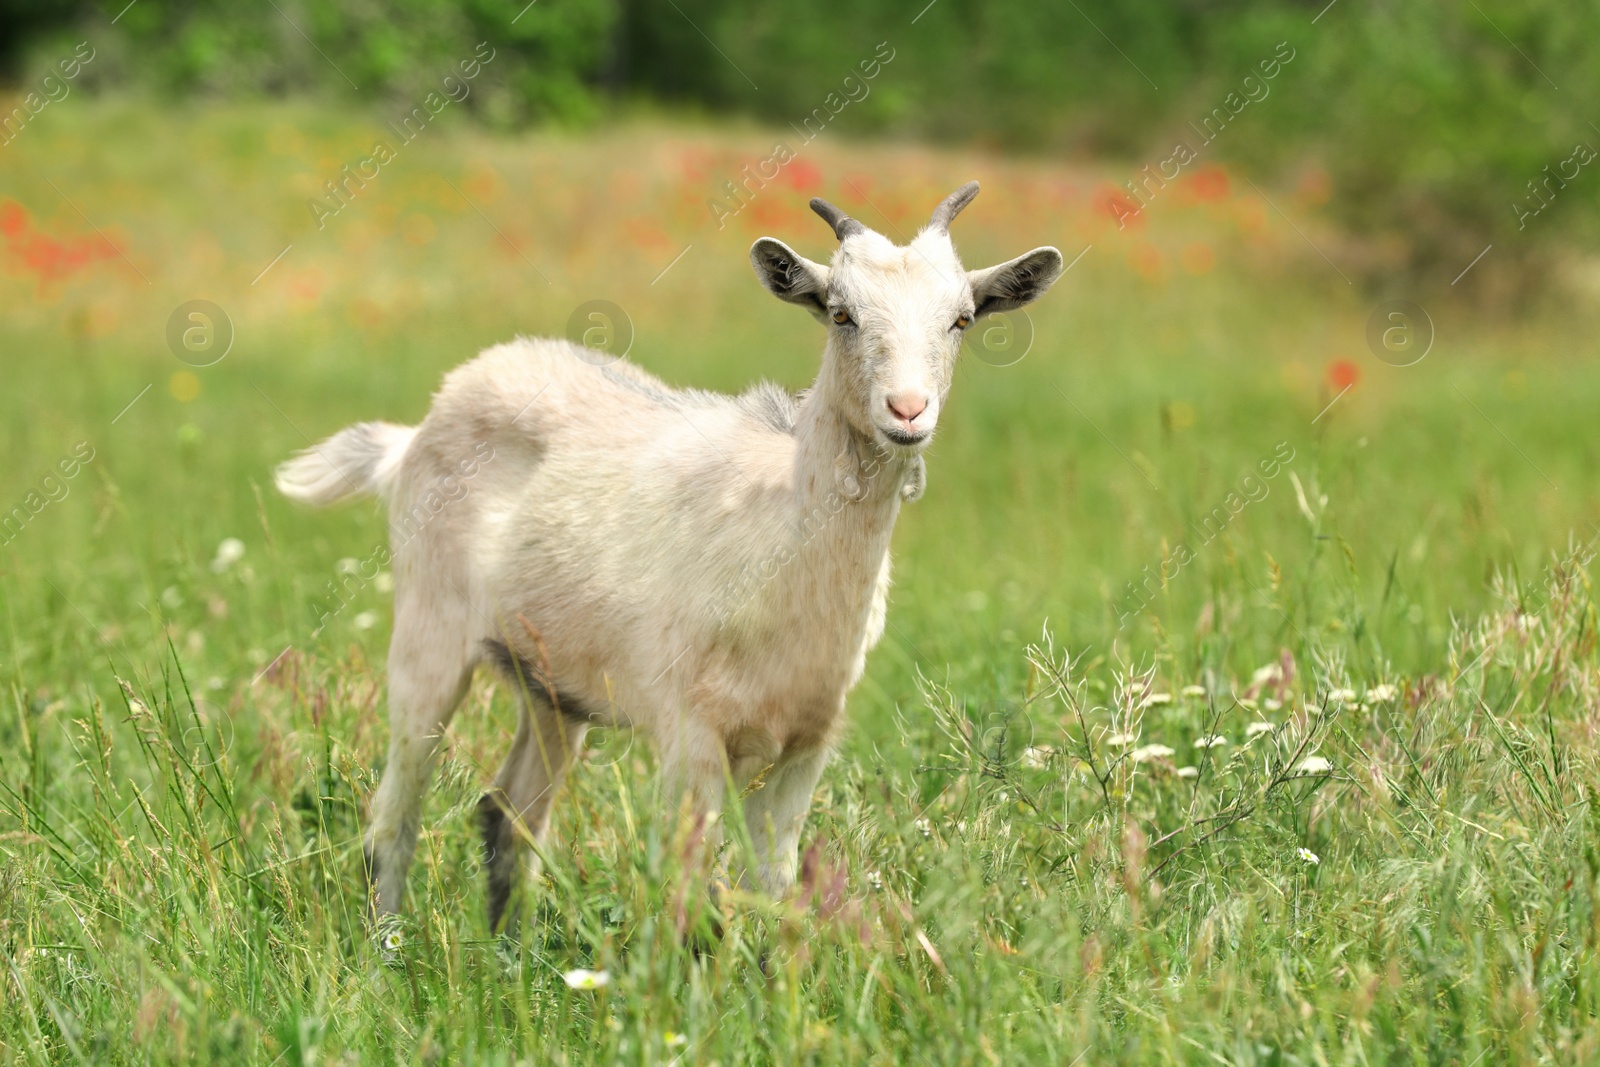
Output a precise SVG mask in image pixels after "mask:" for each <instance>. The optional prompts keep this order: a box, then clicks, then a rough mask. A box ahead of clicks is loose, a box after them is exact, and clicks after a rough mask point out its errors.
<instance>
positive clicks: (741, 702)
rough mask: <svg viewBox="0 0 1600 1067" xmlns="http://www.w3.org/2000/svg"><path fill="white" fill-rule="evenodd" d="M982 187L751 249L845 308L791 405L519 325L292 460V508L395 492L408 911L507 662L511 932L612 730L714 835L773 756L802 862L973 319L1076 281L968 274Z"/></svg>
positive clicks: (1036, 269) (492, 866) (499, 890)
mask: <svg viewBox="0 0 1600 1067" xmlns="http://www.w3.org/2000/svg"><path fill="white" fill-rule="evenodd" d="M977 192H978V184H977V183H976V182H969V183H968V184H966V185H964V186H962V187H961V188H960V189H958V190H957V191H956V192H954V193H952V194H951V195H950V196H949V197H948V198H947V199H946V200H945V201H944V202H943V203H942V204H940V205H939V207H938V208H937V209H936V210H935V211H934V213H933V218H932V220H931V221H930V223H929V224H928V225H927V226H926V227H925V228H924V229H923V230H922V231H921V232H920V233H919V234H918V235H917V236H916V238H915V239H914V240H913V241H912V242H911V243H910V244H909V245H907V246H905V247H900V246H897V245H895V244H894V243H893V242H892V241H890V240H888V239H887V238H885V237H883V236H881V235H879V234H877V233H874V232H872V231H870V230H868V229H867V228H865V227H864V226H862V225H861V223H859V222H857V221H856V220H854V219H851V218H849V217H847V216H845V214H844V213H843V212H841V211H840V210H839V209H838V208H836V207H834V206H833V205H831V204H829V203H827V202H826V201H823V200H820V199H817V200H813V201H811V207H812V209H813V210H815V211H816V212H817V213H818V214H819V215H821V216H822V217H823V218H824V219H826V220H827V221H828V222H829V223H830V224H831V225H832V227H833V229H834V232H835V235H836V236H837V238H838V240H839V247H838V249H837V250H836V251H835V252H834V254H833V258H832V262H831V263H830V264H829V265H827V266H823V265H822V264H820V263H813V262H812V261H811V260H808V259H806V258H804V257H803V256H800V255H798V254H797V253H795V252H794V251H793V250H792V249H790V248H789V247H788V246H787V245H785V244H783V243H782V242H781V241H777V240H774V239H773V238H770V237H763V238H761V239H760V240H759V241H757V242H756V243H755V245H754V246H753V247H752V248H751V250H750V261H751V263H752V264H753V265H754V267H755V271H756V275H757V277H758V278H759V279H760V280H761V283H762V285H764V286H765V287H766V288H767V289H768V290H770V291H771V292H772V293H773V294H774V295H775V296H777V297H778V298H779V299H782V300H786V301H788V302H790V303H793V304H799V305H800V306H801V307H804V308H805V309H806V310H807V311H809V312H811V313H812V314H813V315H814V316H815V317H816V318H817V319H818V320H819V321H820V322H823V323H825V324H827V325H828V340H827V344H826V346H825V347H824V349H823V352H822V368H821V370H820V372H819V373H818V375H817V380H816V383H815V384H814V385H813V386H812V387H811V388H810V389H809V390H807V391H806V392H804V393H802V394H800V395H799V396H797V397H791V396H789V395H787V394H786V393H784V392H783V391H781V390H779V389H777V388H776V387H774V386H771V385H766V384H763V385H758V386H757V387H755V388H754V389H752V390H751V391H749V392H747V393H745V394H743V395H741V396H738V397H729V396H723V395H718V394H712V393H706V392H700V391H696V390H676V389H672V388H669V387H668V386H666V385H665V384H663V383H662V382H661V381H659V380H658V379H656V378H655V377H653V376H651V375H650V374H647V373H646V372H644V371H642V370H640V369H639V368H637V367H635V366H633V365H631V364H629V363H626V362H620V361H619V362H611V363H609V364H608V363H606V362H605V360H606V357H605V356H604V355H603V354H601V353H597V352H594V351H592V350H589V349H584V348H581V347H579V346H576V345H572V344H568V343H567V342H564V341H551V340H539V341H530V340H526V339H519V340H517V341H514V342H512V343H510V344H504V345H499V346H497V347H495V348H491V349H489V350H487V351H485V352H484V353H482V354H481V355H479V356H478V358H477V359H475V360H473V361H472V362H470V363H467V364H466V365H464V366H462V367H459V368H457V369H456V370H455V371H453V372H451V373H450V374H449V375H448V376H446V378H445V380H444V385H443V386H442V387H441V388H440V390H439V392H438V394H437V395H436V396H435V397H434V401H433V406H432V408H431V409H430V410H429V412H428V415H427V417H426V418H425V419H424V420H423V422H422V424H421V425H420V426H417V427H402V426H396V425H393V424H390V423H361V424H358V425H355V426H351V427H349V428H348V429H346V430H343V431H342V432H340V433H338V434H336V435H334V436H333V437H332V438H330V439H328V440H327V441H324V442H323V443H322V444H321V445H318V446H316V447H315V448H311V449H308V450H306V451H305V452H302V453H300V454H299V455H297V456H296V457H295V458H294V459H292V460H290V461H289V462H287V463H285V464H284V465H283V466H282V467H280V468H279V470H278V472H277V484H278V488H279V489H280V490H281V491H282V492H284V493H285V494H286V495H288V496H290V497H292V498H294V499H296V500H301V501H305V502H308V503H312V504H330V503H333V502H334V501H337V500H341V499H344V498H345V497H348V496H351V495H353V494H355V493H361V492H376V493H380V494H384V495H386V496H388V497H389V499H390V501H391V503H390V532H391V539H392V541H393V543H394V546H395V548H394V556H393V559H394V576H395V620H394V639H393V641H392V643H391V644H390V649H389V668H388V669H389V708H390V710H389V716H390V720H389V721H390V742H389V760H388V766H387V768H386V769H385V771H384V774H383V780H382V783H381V784H380V785H379V787H378V792H377V795H376V797H375V799H374V801H373V808H372V825H371V828H370V830H369V832H368V837H367V863H368V871H369V873H370V876H371V878H372V881H373V886H374V889H375V891H376V902H375V903H376V907H377V910H378V912H379V914H385V913H389V912H393V911H396V910H398V908H399V907H400V902H401V897H402V894H403V892H404V889H405V882H406V870H407V868H408V867H409V865H410V862H411V856H412V851H413V849H414V847H415V844H416V837H417V831H418V817H419V811H420V808H421V803H422V798H423V793H424V791H425V790H426V788H427V784H428V778H429V774H430V771H431V764H432V761H433V757H434V754H435V750H436V748H437V746H438V743H439V739H440V736H441V734H442V732H443V731H444V729H445V727H446V726H447V725H448V723H449V722H450V718H451V715H452V714H453V712H454V710H455V708H456V705H457V704H458V703H459V702H460V700H461V698H462V695H463V694H464V692H465V690H466V688H467V684H468V681H469V679H470V677H471V675H472V672H473V669H474V667H475V666H476V665H477V664H479V663H480V662H483V661H485V660H488V661H489V662H491V663H493V664H494V665H496V666H497V667H498V668H499V669H500V670H501V671H502V672H503V673H504V674H505V675H507V676H508V677H509V678H510V679H511V680H512V681H513V682H514V683H516V684H517V686H518V689H519V691H520V692H521V694H522V700H521V719H520V724H519V726H518V728H517V734H516V738H515V740H514V741H513V742H512V745H511V751H510V754H509V755H508V756H507V757H506V761H505V764H504V765H503V766H502V767H501V768H500V772H499V774H498V776H497V777H496V779H495V785H494V788H493V789H492V790H490V791H489V792H488V793H486V794H485V795H484V798H483V800H482V801H481V802H480V804H479V813H480V817H481V822H482V830H483V834H484V850H485V857H486V865H487V867H488V875H489V921H490V924H491V926H493V927H499V925H500V922H501V919H502V917H503V915H504V913H505V910H506V906H507V902H508V900H509V897H510V893H511V888H512V884H513V879H514V876H515V872H516V868H517V860H516V856H517V852H518V845H519V843H526V842H538V841H540V840H541V839H542V837H543V835H544V833H545V830H546V827H547V826H548V824H549V818H550V802H551V798H552V796H553V794H554V793H555V791H556V790H557V789H558V788H559V786H560V784H561V781H562V778H563V776H564V774H565V772H566V770H567V768H568V766H569V765H570V763H571V762H572V759H573V757H574V755H575V754H576V753H577V752H578V751H579V748H580V745H581V743H582V740H583V735H584V731H585V730H586V729H587V728H588V727H589V726H590V725H592V724H597V723H598V724H605V725H612V724H618V725H622V724H626V725H630V726H633V727H636V728H645V729H647V730H648V731H649V732H650V733H652V734H653V735H654V736H655V739H656V742H657V745H658V748H659V751H660V757H661V764H662V770H663V774H664V778H665V781H666V783H667V785H668V787H669V789H670V790H672V791H673V792H672V795H674V796H680V797H681V796H685V795H686V796H687V797H688V798H689V800H690V802H691V803H692V804H693V807H694V810H695V811H696V813H697V814H698V815H700V816H701V817H703V818H704V819H706V820H707V822H708V823H709V824H713V830H712V832H713V833H715V829H714V823H715V819H716V816H717V815H718V813H719V812H720V808H721V805H722V804H723V800H724V797H725V795H726V790H727V789H728V788H729V787H730V786H731V787H732V788H734V789H735V790H742V789H744V788H746V787H747V786H748V785H749V784H750V783H751V782H753V781H755V780H756V778H757V777H758V776H760V777H761V780H762V784H761V785H760V786H759V788H757V789H755V790H754V791H753V792H751V793H750V795H749V796H748V797H747V798H746V799H745V801H744V815H745V819H746V822H747V825H748V828H749V831H750V834H751V837H752V840H753V842H754V845H755V849H756V856H755V860H756V865H757V871H756V876H757V878H758V879H759V881H760V883H761V884H762V885H764V886H765V887H766V888H767V889H768V890H770V891H772V892H781V891H783V890H784V889H786V888H788V887H789V886H791V885H792V884H793V882H794V877H795V866H796V851H797V842H798V838H799V835H800V827H801V823H802V822H803V820H804V818H805V814H806V809H807V807H808V806H809V804H810V799H811V793H812V790H813V788H814V786H815V785H816V782H817V778H818V775H819V774H820V773H821V771H822V768H823V764H824V763H825V762H826V760H827V757H828V754H829V751H830V748H831V746H832V745H833V743H834V742H835V740H836V738H837V737H838V735H839V732H840V728H841V721H842V712H843V710H844V704H845V696H846V694H848V693H849V692H850V689H851V688H852V687H853V686H854V685H855V684H856V682H857V681H858V680H859V679H860V677H861V672H862V669H863V666H864V663H865V660H866V654H867V651H868V649H870V648H872V647H873V645H875V644H876V643H877V641H878V638H879V637H880V636H881V635H882V632H883V626H884V613H885V608H886V599H887V595H888V587H889V535H890V532H891V531H892V530H893V528H894V522H895V518H896V516H897V515H898V513H899V510H900V504H901V502H902V500H903V499H914V498H915V496H916V495H917V494H919V493H920V492H921V486H922V482H921V479H922V469H923V468H922V458H921V455H922V451H923V449H925V448H926V447H927V445H928V442H929V441H930V440H931V438H932V436H933V430H934V424H935V422H936V421H937V420H938V417H939V413H940V410H941V407H942V406H943V404H944V401H945V397H946V395H947V394H948V392H949V388H950V379H951V374H952V372H953V370H954V367H955V362H956V356H957V353H958V351H959V350H960V348H961V339H962V335H963V333H964V332H965V330H966V329H967V328H968V327H970V326H971V325H972V323H973V321H974V320H975V319H977V318H979V317H981V316H983V315H985V314H988V313H991V312H997V311H1005V310H1009V309H1012V308H1016V307H1020V306H1021V305H1023V304H1026V303H1028V302H1029V301H1031V300H1033V299H1034V298H1036V297H1038V296H1039V295H1040V294H1042V293H1043V292H1044V291H1045V290H1046V289H1048V288H1049V286H1050V285H1051V283H1052V282H1054V281H1055V279H1056V278H1057V277H1058V276H1059V275H1060V273H1061V254H1060V253H1059V252H1058V251H1057V250H1056V249H1054V248H1037V249H1034V250H1033V251H1032V252H1029V253H1027V254H1026V255H1023V256H1020V257H1018V258H1017V259H1014V260H1011V261H1009V262H1007V263H1002V264H1000V265H998V266H994V267H989V268H987V269H985V270H976V271H967V270H964V269H963V268H962V266H961V262H960V260H959V259H957V257H956V252H955V248H954V247H953V246H952V244H951V241H950V234H949V224H950V220H951V219H953V218H954V217H955V215H956V214H957V213H958V212H959V211H960V210H961V209H962V208H964V207H965V206H966V205H967V203H968V202H970V201H971V199H972V198H973V197H974V196H976V195H977ZM467 479H470V481H469V482H464V480H467ZM464 485H465V488H464ZM735 795H736V796H737V795H738V793H737V792H736V793H735ZM535 862H537V861H535Z"/></svg>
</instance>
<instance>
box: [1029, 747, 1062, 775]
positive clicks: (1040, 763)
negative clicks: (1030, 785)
mask: <svg viewBox="0 0 1600 1067" xmlns="http://www.w3.org/2000/svg"><path fill="white" fill-rule="evenodd" d="M1055 754H1056V750H1055V749H1053V748H1051V747H1050V746H1049V745H1029V746H1028V747H1027V748H1025V749H1023V750H1022V765H1023V766H1024V767H1027V768H1029V769H1031V770H1039V769H1040V768H1041V767H1045V766H1048V765H1049V763H1050V757H1051V756H1053V755H1055Z"/></svg>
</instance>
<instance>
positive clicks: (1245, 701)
mask: <svg viewBox="0 0 1600 1067" xmlns="http://www.w3.org/2000/svg"><path fill="white" fill-rule="evenodd" d="M1233 699H1234V700H1235V701H1236V702H1237V703H1238V705H1239V706H1240V707H1241V708H1249V709H1250V710H1251V711H1254V710H1256V698H1255V697H1234V698H1233Z"/></svg>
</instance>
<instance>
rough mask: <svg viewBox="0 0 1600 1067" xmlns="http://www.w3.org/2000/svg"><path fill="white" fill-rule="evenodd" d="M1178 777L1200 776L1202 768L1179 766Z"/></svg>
mask: <svg viewBox="0 0 1600 1067" xmlns="http://www.w3.org/2000/svg"><path fill="white" fill-rule="evenodd" d="M1178 777H1179V778H1198V777H1200V768H1199V767H1179V768H1178Z"/></svg>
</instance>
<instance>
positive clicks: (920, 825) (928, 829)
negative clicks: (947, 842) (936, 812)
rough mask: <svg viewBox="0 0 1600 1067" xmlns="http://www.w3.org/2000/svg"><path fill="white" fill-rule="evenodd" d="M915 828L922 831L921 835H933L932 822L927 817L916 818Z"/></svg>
mask: <svg viewBox="0 0 1600 1067" xmlns="http://www.w3.org/2000/svg"><path fill="white" fill-rule="evenodd" d="M917 829H918V830H920V831H922V836H923V837H932V836H933V824H932V823H931V822H929V821H928V820H927V819H918V820H917Z"/></svg>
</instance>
